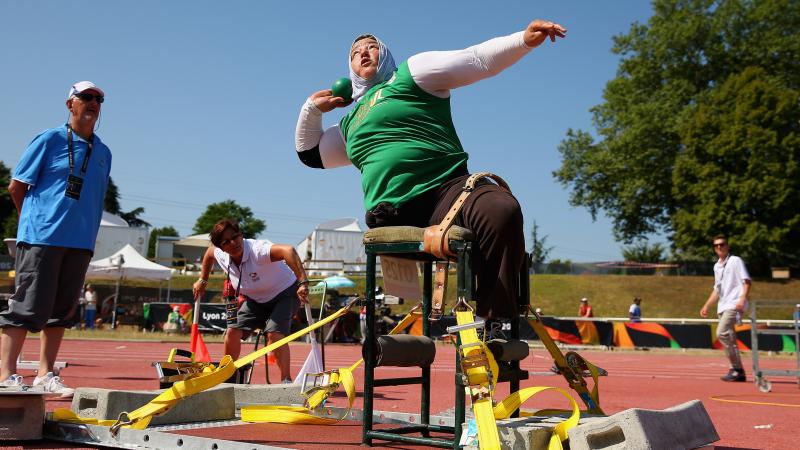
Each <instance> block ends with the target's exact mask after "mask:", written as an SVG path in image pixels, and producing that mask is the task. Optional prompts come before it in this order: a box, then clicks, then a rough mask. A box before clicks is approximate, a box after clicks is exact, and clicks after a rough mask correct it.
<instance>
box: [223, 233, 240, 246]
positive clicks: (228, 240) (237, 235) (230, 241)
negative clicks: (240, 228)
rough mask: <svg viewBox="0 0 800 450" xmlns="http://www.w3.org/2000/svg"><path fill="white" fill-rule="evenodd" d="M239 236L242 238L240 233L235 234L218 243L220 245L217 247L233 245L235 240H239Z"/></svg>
mask: <svg viewBox="0 0 800 450" xmlns="http://www.w3.org/2000/svg"><path fill="white" fill-rule="evenodd" d="M241 236H242V233H237V234H234V235H233V236H231V237H229V238H228V239H225V240H223V241H222V242H220V243H219V246H220V247H225V246H226V245H228V244H233V243H234V242H236V240H237V239H239V237H241Z"/></svg>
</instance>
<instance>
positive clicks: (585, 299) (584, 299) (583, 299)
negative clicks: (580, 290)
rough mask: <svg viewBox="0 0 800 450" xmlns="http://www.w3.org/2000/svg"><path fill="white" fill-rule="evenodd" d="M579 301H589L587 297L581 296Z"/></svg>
mask: <svg viewBox="0 0 800 450" xmlns="http://www.w3.org/2000/svg"><path fill="white" fill-rule="evenodd" d="M581 301H582V302H588V301H589V299H588V298H586V297H583V298H582V299H581Z"/></svg>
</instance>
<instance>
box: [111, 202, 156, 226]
mask: <svg viewBox="0 0 800 450" xmlns="http://www.w3.org/2000/svg"><path fill="white" fill-rule="evenodd" d="M141 214H144V208H142V207H141V206H140V207H138V208H134V209H132V210H130V211H128V212H121V213H119V216H120V217H122V219H123V220H124V221H125V222H128V225H130V226H132V227H149V226H150V223H149V222H145V221H144V220H142V219H140V218H139V216H140V215H141Z"/></svg>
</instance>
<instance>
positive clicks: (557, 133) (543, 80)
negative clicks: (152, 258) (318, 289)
mask: <svg viewBox="0 0 800 450" xmlns="http://www.w3.org/2000/svg"><path fill="white" fill-rule="evenodd" d="M356 5H364V7H362V8H357V7H356ZM650 14H651V8H650V4H649V2H647V1H645V0H614V1H609V0H606V1H590V0H582V1H563V2H544V1H526V2H520V1H505V0H495V1H491V2H486V1H460V2H434V1H430V0H429V1H416V0H407V1H404V2H399V3H394V2H392V3H390V2H330V1H324V2H323V1H302V2H271V1H230V2H209V1H169V2H166V1H137V2H105V1H74V0H73V1H69V2H56V1H51V2H43V1H29V2H5V3H4V5H3V7H2V15H3V16H4V21H3V22H4V25H3V27H2V28H0V55H2V58H3V61H4V64H3V65H2V70H0V85H2V86H3V91H4V95H3V101H2V106H1V107H0V133H1V134H2V136H3V137H4V144H3V145H2V147H0V160H2V161H3V162H4V163H5V164H6V165H7V166H10V167H14V166H15V165H16V163H17V161H18V159H19V157H20V155H21V153H22V151H23V150H24V149H25V147H26V146H27V144H28V143H29V142H30V140H31V139H32V138H33V137H34V136H35V135H36V134H38V133H39V132H41V131H42V130H44V129H46V128H51V127H54V126H58V125H61V124H63V123H64V122H65V121H66V119H67V111H66V107H65V106H64V100H65V97H66V94H67V91H68V89H69V86H70V85H71V84H72V83H74V82H76V81H79V80H84V79H87V80H92V81H94V82H95V83H97V84H98V85H99V86H100V87H101V88H103V89H104V90H105V91H106V94H107V100H106V103H105V104H104V105H103V115H102V118H101V121H100V128H99V130H98V132H97V134H98V135H99V136H100V137H101V138H102V139H103V140H104V141H105V142H106V143H107V144H108V145H109V147H110V148H111V150H112V152H113V154H114V162H113V167H112V171H111V176H112V177H113V178H114V181H115V183H116V184H117V186H118V187H119V190H120V193H121V194H122V198H121V203H122V207H123V210H129V209H132V208H135V207H138V206H143V207H144V208H145V209H146V212H145V214H144V215H143V216H142V218H143V219H145V220H147V221H148V222H150V223H152V224H153V225H154V226H159V227H160V226H166V225H172V226H174V227H175V228H177V229H178V230H179V231H180V232H181V233H182V234H190V233H191V229H192V226H193V225H194V222H195V220H196V218H197V217H198V216H199V215H200V214H201V213H202V211H203V210H204V209H205V206H206V205H208V204H209V203H212V202H218V201H222V200H226V199H233V200H236V201H237V202H238V203H239V204H241V205H244V206H248V207H250V208H251V209H252V210H253V211H254V212H255V215H256V216H257V217H259V218H261V219H263V220H265V221H266V223H267V231H266V232H265V233H264V235H263V236H264V237H266V238H269V239H271V240H273V241H276V242H286V243H292V244H294V243H297V242H298V241H299V240H301V239H302V238H303V237H304V236H305V235H307V234H308V233H310V232H311V231H312V230H313V228H314V226H315V225H316V224H318V223H320V222H323V221H326V220H331V219H336V218H340V217H356V218H359V219H360V221H361V223H362V224H363V206H362V203H361V188H360V182H359V174H358V172H357V171H356V170H355V169H354V168H352V167H350V168H342V169H335V170H329V171H320V170H314V169H309V168H307V167H305V166H303V165H302V164H301V163H300V162H299V161H298V159H297V157H296V152H295V150H294V129H295V123H296V121H297V113H298V111H299V108H300V106H301V104H302V103H303V101H304V100H305V98H306V97H307V96H308V95H310V94H311V93H312V92H314V91H317V90H319V89H324V88H327V87H330V85H331V83H332V82H333V81H334V80H336V79H337V78H339V77H342V76H346V75H347V51H348V48H349V44H350V42H351V41H352V39H353V37H355V36H356V35H358V34H361V33H364V32H370V33H374V34H376V35H377V36H379V37H380V38H381V39H382V40H383V41H384V42H385V43H386V44H387V45H388V46H389V48H390V49H391V51H392V53H393V55H394V58H395V60H396V61H398V63H399V62H400V61H403V60H405V59H407V58H408V57H409V56H411V55H413V54H415V53H418V52H421V51H426V50H449V49H459V48H464V47H468V46H470V45H472V44H476V43H479V42H482V41H484V40H487V39H490V38H492V37H495V36H500V35H506V34H510V33H513V32H515V31H518V30H521V29H523V28H524V27H525V26H526V25H527V24H528V23H529V22H530V21H531V20H532V19H534V18H544V19H549V20H553V21H556V22H559V23H561V24H562V25H563V26H565V27H566V28H567V29H568V30H569V32H568V35H567V38H566V39H564V40H561V41H559V42H557V43H556V44H551V43H549V42H547V43H545V44H544V45H542V47H540V48H538V49H536V50H534V51H533V52H532V53H530V54H529V55H528V56H527V57H526V58H524V59H523V60H522V61H520V62H519V63H517V64H516V65H515V66H513V67H511V68H510V69H508V70H506V71H505V72H503V73H502V74H500V75H499V76H497V77H495V78H492V79H488V80H484V81H482V82H480V83H477V84H474V85H472V86H468V87H465V88H462V89H458V90H456V91H454V92H453V97H452V106H453V118H454V121H455V124H456V128H457V130H458V132H459V135H460V138H461V140H462V143H463V144H464V147H465V148H466V150H467V151H468V152H469V154H470V163H469V164H470V168H471V170H473V171H479V170H480V171H483V170H486V171H492V172H495V173H497V174H500V175H501V176H503V177H504V178H505V179H506V181H508V182H509V184H510V185H511V187H512V189H513V190H514V193H515V194H516V196H517V197H518V199H519V200H520V203H521V205H522V208H523V212H524V215H525V233H526V238H527V239H528V240H530V229H531V226H532V224H533V221H534V220H535V221H536V223H537V224H538V225H539V232H540V233H541V234H543V235H547V236H548V239H547V244H548V245H550V246H553V247H554V248H553V250H552V253H551V257H553V258H561V259H571V260H573V261H599V260H613V259H619V258H620V248H621V245H620V244H619V243H617V242H615V241H614V239H613V236H612V232H611V224H610V221H609V220H608V219H607V218H605V217H598V220H597V221H596V222H593V221H592V219H591V216H590V214H589V213H588V211H587V210H585V209H583V208H573V207H571V206H570V205H569V203H568V195H569V193H568V192H567V191H566V190H565V189H563V188H562V187H561V185H560V184H558V183H557V182H556V181H555V180H554V178H553V177H552V172H553V170H556V169H557V168H558V167H559V166H560V157H559V153H558V151H557V146H558V144H559V142H560V141H561V140H562V139H563V138H564V136H565V132H566V130H567V129H568V128H580V129H585V130H591V131H593V128H592V127H591V116H590V113H589V108H591V107H592V106H594V105H597V104H598V103H600V102H601V100H602V97H601V96H602V90H603V87H604V86H605V84H606V82H607V81H608V80H610V79H611V78H613V77H614V76H615V73H616V69H617V63H618V58H617V57H616V56H615V55H613V54H612V53H611V51H610V48H611V45H612V40H611V38H612V36H614V35H616V34H621V33H626V32H627V31H628V29H629V28H630V25H631V23H633V22H635V21H639V22H646V21H647V19H648V17H649V16H650ZM340 117H341V113H338V112H337V113H330V114H327V115H326V116H325V120H324V123H325V125H326V126H328V125H332V124H333V123H335V121H336V120H338V119H339V118H340ZM528 245H530V242H529V244H528Z"/></svg>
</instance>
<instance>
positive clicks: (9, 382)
mask: <svg viewBox="0 0 800 450" xmlns="http://www.w3.org/2000/svg"><path fill="white" fill-rule="evenodd" d="M0 386H2V387H23V386H25V383H24V382H23V381H22V377H21V376H20V375H17V374H13V375H11V376H10V377H8V378H6V379H5V380H3V381H0Z"/></svg>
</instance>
